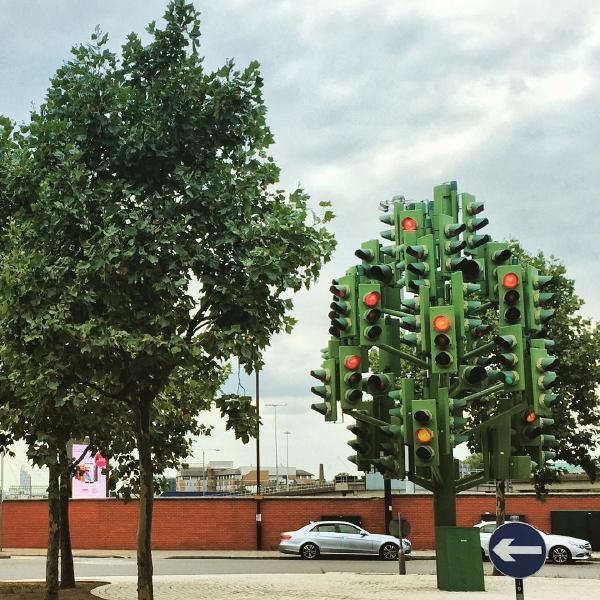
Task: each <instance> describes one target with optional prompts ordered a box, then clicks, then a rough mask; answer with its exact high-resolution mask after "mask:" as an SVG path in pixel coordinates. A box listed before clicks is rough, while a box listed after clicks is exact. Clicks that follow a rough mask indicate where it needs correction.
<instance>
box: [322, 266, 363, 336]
mask: <svg viewBox="0 0 600 600" xmlns="http://www.w3.org/2000/svg"><path fill="white" fill-rule="evenodd" d="M329 291H330V292H331V293H332V294H333V302H332V303H331V304H330V309H331V311H330V313H329V318H330V320H331V326H330V328H329V333H330V334H331V335H332V336H334V337H336V338H341V339H345V338H349V337H354V336H356V335H357V331H356V276H355V275H344V276H343V277H340V278H339V279H335V280H334V282H333V283H332V285H331V287H330V288H329Z"/></svg>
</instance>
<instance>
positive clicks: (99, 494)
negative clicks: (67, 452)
mask: <svg viewBox="0 0 600 600" xmlns="http://www.w3.org/2000/svg"><path fill="white" fill-rule="evenodd" d="M86 448H87V446H86V444H73V460H77V459H78V458H79V457H80V456H81V455H82V453H83V452H84V451H85V449H86ZM105 468H106V459H105V458H104V457H103V456H102V454H100V452H98V453H96V454H95V455H92V454H91V453H90V452H87V453H86V455H85V456H84V457H83V459H82V461H81V462H80V463H79V465H78V466H77V470H76V472H75V477H73V498H106V474H105V473H103V471H102V470H103V469H105Z"/></svg>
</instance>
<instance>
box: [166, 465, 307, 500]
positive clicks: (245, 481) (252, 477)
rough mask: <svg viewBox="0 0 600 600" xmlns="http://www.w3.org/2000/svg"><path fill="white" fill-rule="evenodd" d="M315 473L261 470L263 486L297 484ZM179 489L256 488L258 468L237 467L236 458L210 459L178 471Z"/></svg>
mask: <svg viewBox="0 0 600 600" xmlns="http://www.w3.org/2000/svg"><path fill="white" fill-rule="evenodd" d="M313 479H314V475H313V474H312V473H309V472H308V471H305V470H304V469H297V468H296V467H289V469H288V468H286V467H284V466H282V465H280V466H279V467H278V468H276V467H264V468H261V470H260V485H261V487H264V488H266V487H276V486H284V485H286V484H289V485H296V484H301V483H308V482H311V481H313ZM176 488H177V491H178V492H225V493H232V494H233V493H239V492H243V491H249V492H255V491H256V467H253V466H242V467H234V466H233V462H232V461H210V462H209V463H208V464H206V465H205V466H204V467H202V465H197V464H194V465H189V466H188V467H187V468H185V469H183V468H182V469H180V470H179V472H178V473H177V480H176Z"/></svg>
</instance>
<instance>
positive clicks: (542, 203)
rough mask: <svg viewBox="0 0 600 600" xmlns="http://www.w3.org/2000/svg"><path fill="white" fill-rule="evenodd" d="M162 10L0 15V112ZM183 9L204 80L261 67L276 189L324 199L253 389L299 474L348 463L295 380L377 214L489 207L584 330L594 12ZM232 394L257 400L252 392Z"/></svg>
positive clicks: (462, 7)
mask: <svg viewBox="0 0 600 600" xmlns="http://www.w3.org/2000/svg"><path fill="white" fill-rule="evenodd" d="M165 5H166V1H152V2H148V1H142V0H136V1H130V2H127V3H124V2H119V1H117V0H103V1H100V0H94V1H90V2H86V3H81V2H75V1H74V0H71V1H67V0H63V1H54V2H52V3H40V2H33V1H32V0H25V1H21V2H19V3H17V2H11V3H9V5H8V7H4V9H3V11H4V12H3V17H4V20H3V21H2V22H1V23H0V36H1V38H0V39H2V42H1V46H0V49H1V52H0V77H1V80H2V81H3V83H4V84H5V85H3V88H2V90H0V113H3V114H7V115H9V116H12V117H13V118H17V119H23V118H25V117H26V115H27V111H28V107H29V103H30V101H31V100H33V101H35V102H36V103H39V102H40V100H41V98H43V94H44V90H45V87H46V86H47V81H48V78H49V76H50V75H51V74H52V72H53V71H54V69H55V68H56V67H57V66H59V65H60V64H61V62H62V61H64V60H65V59H67V58H68V53H69V48H70V47H71V45H73V44H74V43H76V42H80V41H85V40H87V39H88V37H89V34H90V32H91V31H92V30H93V28H94V26H95V25H96V24H100V25H101V27H102V28H103V29H104V30H105V31H107V32H109V33H110V35H111V43H112V47H114V48H117V47H118V46H119V45H120V44H121V43H122V42H123V41H124V39H125V36H126V34H127V33H129V32H130V31H137V32H139V33H143V29H144V27H145V25H146V24H147V22H148V21H150V20H152V19H158V18H159V17H160V15H161V14H162V12H163V9H164V6H165ZM197 6H198V7H199V8H200V9H201V10H202V21H203V38H202V44H203V46H202V50H203V52H204V53H205V54H206V56H207V59H206V66H207V68H213V67H216V66H218V65H220V64H222V63H223V62H224V60H225V59H227V58H229V57H233V58H235V61H236V63H237V64H238V65H239V66H240V67H242V66H244V65H246V64H247V63H248V62H250V61H251V60H253V59H258V60H259V61H260V62H261V65H262V74H263V77H264V79H265V97H266V101H267V105H268V107H269V113H268V114H269V122H270V124H271V126H272V129H273V132H274V134H275V138H276V140H277V144H276V145H275V146H274V147H273V154H274V156H275V158H276V160H277V161H278V163H279V164H280V166H281V167H282V180H283V184H284V185H285V186H287V187H288V188H290V187H294V186H295V185H296V184H297V183H298V182H300V183H301V184H303V185H304V187H305V188H306V189H307V191H308V192H309V193H311V194H312V196H313V198H314V201H315V205H316V202H317V201H319V200H331V201H332V202H333V205H334V210H335V212H336V214H337V215H338V217H337V219H336V220H335V221H334V223H333V230H334V231H335V233H336V235H337V238H338V240H339V247H338V250H337V253H336V256H335V258H334V260H333V262H332V263H331V264H330V265H327V266H326V268H325V269H324V272H323V276H322V278H321V281H320V282H319V284H318V285H317V286H315V287H314V288H312V289H311V290H310V291H309V292H302V293H301V294H299V295H298V296H297V297H296V300H295V301H296V309H295V316H296V317H297V318H298V325H297V327H296V329H295V331H294V333H293V334H292V335H291V336H283V335H282V336H278V337H277V338H276V339H274V340H273V345H272V347H271V349H270V350H269V351H268V352H267V354H266V357H267V365H266V367H265V371H264V373H263V379H262V380H263V391H262V395H263V398H264V401H265V402H268V401H283V402H287V403H288V406H286V407H285V408H283V409H281V416H282V420H281V423H282V425H281V426H282V427H284V426H285V425H283V423H284V422H285V421H286V420H288V419H289V421H287V423H288V426H289V428H290V430H291V428H292V426H293V427H294V428H295V429H294V438H295V441H294V443H299V442H300V438H301V437H302V436H304V437H305V438H306V439H305V440H304V445H303V446H302V449H303V451H306V452H307V453H309V455H310V456H311V457H312V458H311V460H312V461H313V463H314V466H313V467H312V468H315V466H316V464H318V461H319V459H320V458H321V459H322V460H325V462H326V466H328V465H329V466H330V467H331V468H330V469H329V470H330V471H333V472H337V471H339V470H343V469H342V468H340V466H339V465H340V464H341V463H343V462H344V461H345V459H344V457H345V456H346V455H347V454H349V453H350V452H349V449H348V448H347V447H346V446H345V440H346V439H347V438H348V435H349V434H348V432H347V431H346V429H345V427H343V426H340V425H338V426H333V425H331V424H325V423H323V422H322V419H321V417H320V416H319V415H317V414H316V413H313V412H312V411H310V410H309V408H308V406H309V404H310V402H311V401H313V399H311V398H310V396H311V394H310V393H309V391H308V387H309V386H310V385H311V383H312V381H311V378H310V377H309V375H308V371H309V370H310V369H311V368H314V367H316V366H318V365H319V363H320V355H319V349H320V348H321V347H322V346H324V345H325V344H326V342H327V338H328V334H327V327H328V320H327V312H328V308H327V307H328V304H329V294H328V287H329V281H330V279H331V278H332V277H334V276H338V275H340V274H342V273H343V272H344V271H345V270H346V269H347V268H348V267H349V266H350V265H352V264H354V263H355V262H356V259H355V257H354V256H353V251H354V249H355V248H356V247H358V246H359V245H360V242H361V241H363V240H366V239H371V238H375V237H377V236H378V233H379V231H380V230H382V229H384V228H385V226H384V225H383V224H380V223H379V222H378V220H377V217H378V215H379V212H378V211H377V205H378V203H379V200H381V199H382V198H389V197H391V196H392V195H394V194H396V193H404V194H405V195H406V197H407V198H411V199H415V200H421V199H425V198H429V197H431V189H432V187H433V186H434V185H435V184H437V183H440V182H442V181H445V180H448V179H457V180H458V182H459V187H460V189H461V190H462V191H469V192H472V193H474V194H476V195H477V197H478V198H480V199H482V200H485V202H486V214H487V215H488V216H489V218H490V221H491V224H490V226H489V227H488V231H489V232H490V233H491V234H492V235H493V236H494V237H495V238H497V239H503V238H508V237H509V236H514V237H517V238H519V239H521V240H522V242H523V243H524V245H525V246H526V247H527V248H529V249H531V250H535V249H538V248H539V249H542V250H543V251H544V252H546V253H554V254H556V255H557V256H560V257H561V258H563V259H564V260H565V262H566V265H567V267H568V269H569V273H570V275H571V276H574V277H575V278H576V279H577V289H578V290H579V292H580V294H582V295H583V296H584V298H585V299H586V300H587V305H586V307H585V309H584V310H585V313H586V314H589V315H591V316H593V315H595V314H597V312H598V310H600V294H599V291H600V290H599V286H598V283H597V282H598V281H599V280H600V272H599V269H600V267H599V266H598V265H599V264H600V262H599V261H598V256H597V252H596V250H595V248H596V246H595V242H596V237H597V234H596V229H597V228H598V225H599V224H600V218H599V216H600V215H599V214H598V211H599V208H598V206H599V205H598V202H597V200H596V196H597V193H598V192H597V187H598V186H597V181H596V180H597V168H598V164H599V162H600V150H599V148H598V139H599V134H600V131H599V129H600V124H599V122H598V118H597V114H598V108H597V98H598V95H599V89H598V88H599V85H600V84H599V82H598V79H597V73H598V67H599V62H600V7H599V6H598V4H597V3H596V2H591V1H588V2H581V3H578V4H577V6H576V7H573V8H570V7H568V6H566V5H563V4H559V3H547V2H535V1H530V2H525V3H523V2H513V3H510V2H506V3H503V4H502V5H498V4H497V3H493V2H488V3H485V2H478V3H476V6H477V10H474V9H473V7H474V6H475V5H474V4H473V3H471V4H469V3H461V2H457V3H452V7H451V12H450V8H449V7H448V6H447V5H446V4H445V3H435V2H432V3H419V4H418V5H416V6H412V5H408V4H407V3H388V4H385V5H383V4H379V3H377V4H376V3H367V2H364V3H361V2H350V1H347V2H344V3H337V2H333V1H332V2H328V3H323V2H311V1H308V0H307V1H305V2H301V3H300V2H291V1H286V2H283V1H282V2H277V3H273V2H267V1H266V0H264V1H259V0H251V1H242V0H228V1H225V0H224V1H221V2H218V3H217V2H209V3H204V4H200V3H198V4H197ZM594 36H595V38H594ZM578 74H581V77H582V82H583V83H581V82H579V83H581V89H579V88H577V85H579V83H578V81H579V80H578V79H577V76H578ZM559 76H560V77H562V78H563V79H562V80H561V79H557V81H556V82H555V85H554V86H552V85H550V83H552V79H551V78H552V77H555V78H558V77H559ZM548 82H550V83H548ZM569 93H571V94H572V96H571V97H570V96H569ZM590 273H591V274H592V277H585V275H587V274H590ZM243 381H244V385H245V386H246V387H247V389H248V390H253V384H252V379H251V378H246V379H244V380H243ZM246 384H247V385H246ZM229 385H231V383H230V384H229ZM228 387H229V386H228ZM264 418H265V432H264V435H265V437H264V439H265V442H264V443H265V444H269V443H270V442H269V441H268V440H269V438H270V437H272V433H273V432H272V421H271V417H270V416H269V414H268V413H266V412H265V413H264ZM215 422H217V421H216V417H215ZM219 427H220V425H219ZM219 427H218V428H217V430H216V431H215V434H214V436H213V438H214V439H217V438H218V439H220V440H222V441H220V442H219V444H223V446H226V447H227V448H228V452H230V453H231V455H232V457H235V456H240V457H246V456H247V455H248V449H247V448H243V447H241V446H240V445H239V444H237V443H236V442H234V441H233V440H232V439H231V435H230V433H225V432H224V431H221V429H220V428H219ZM282 431H283V430H282ZM291 444H292V442H291V440H290V453H291ZM280 448H281V446H280ZM268 451H270V450H265V452H268ZM236 453H237V455H236ZM307 456H308V454H307ZM340 457H341V458H340ZM219 458H224V457H223V456H219ZM335 465H338V466H337V467H335ZM345 465H346V469H350V468H351V465H350V463H345ZM334 467H335V468H334Z"/></svg>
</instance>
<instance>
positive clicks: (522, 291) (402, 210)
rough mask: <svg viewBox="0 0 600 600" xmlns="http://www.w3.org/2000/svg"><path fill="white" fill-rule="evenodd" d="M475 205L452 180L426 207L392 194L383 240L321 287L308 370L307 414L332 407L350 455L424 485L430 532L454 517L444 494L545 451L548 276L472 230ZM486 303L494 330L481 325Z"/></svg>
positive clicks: (540, 458)
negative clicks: (320, 325)
mask: <svg viewBox="0 0 600 600" xmlns="http://www.w3.org/2000/svg"><path fill="white" fill-rule="evenodd" d="M483 210H484V205H483V203H482V202H478V201H477V200H476V199H475V197H474V196H472V195H471V194H466V193H463V194H458V191H457V185H456V182H454V181H453V182H449V183H444V184H441V185H438V186H436V187H435V188H434V197H433V200H432V201H424V202H417V203H406V202H404V201H399V202H394V203H393V204H392V205H391V207H390V210H389V212H387V213H385V214H383V215H382V216H381V217H380V220H381V221H382V222H384V223H385V224H386V225H388V226H389V229H386V230H384V231H382V232H381V236H382V237H383V238H384V240H385V243H384V244H381V243H380V242H379V241H378V240H371V241H368V242H365V243H363V244H362V245H361V248H360V249H359V250H357V251H356V256H357V257H358V258H359V259H360V263H359V264H357V265H355V266H353V267H351V268H350V269H348V271H347V272H346V273H345V275H343V276H342V277H340V278H339V279H337V280H334V281H333V283H332V286H331V292H332V294H333V302H332V304H331V312H330V318H331V327H330V329H329V332H330V334H331V339H330V341H329V344H328V347H327V348H326V349H325V350H324V351H323V356H324V362H323V364H322V368H321V369H320V370H317V371H313V375H315V376H316V377H317V378H318V379H320V380H321V382H322V383H324V384H325V385H321V386H316V387H314V388H312V389H313V392H315V393H316V394H318V395H319V396H321V397H322V398H323V399H324V400H325V402H324V403H323V402H321V403H317V404H314V405H313V408H314V409H315V410H317V411H319V412H321V413H322V414H324V415H325V419H326V420H329V421H334V420H335V419H336V416H337V415H338V414H339V413H338V410H337V404H338V402H339V404H340V406H341V411H342V412H343V413H345V414H347V415H349V416H351V417H353V418H354V419H355V421H356V423H355V424H354V425H351V426H350V427H349V429H350V430H351V431H352V432H353V433H354V434H355V435H356V439H354V440H352V441H351V442H350V445H351V447H352V448H353V449H354V450H355V453H356V454H355V455H354V456H352V457H350V460H352V462H354V463H355V464H356V465H357V466H358V468H359V470H363V471H367V472H369V471H372V470H378V471H380V472H381V473H382V474H383V476H384V477H386V478H404V477H405V476H406V475H408V478H409V479H410V480H411V481H414V482H415V483H417V484H419V485H421V486H422V487H424V488H426V489H428V490H431V491H432V492H433V494H434V513H435V523H436V526H454V525H455V524H456V508H455V496H456V493H458V492H460V491H463V490H466V489H468V488H470V487H473V486H475V485H478V484H480V483H483V482H487V481H489V480H493V479H519V480H528V479H529V478H530V477H531V472H532V465H533V464H534V463H535V465H538V466H542V465H543V463H544V462H545V461H546V460H548V459H550V458H552V457H553V456H554V453H553V452H552V450H551V446H552V443H553V441H554V438H553V436H552V433H551V429H552V424H553V421H552V418H551V417H552V406H553V405H554V404H555V403H556V402H557V401H558V399H557V397H556V395H555V394H553V393H552V386H553V384H554V383H555V381H556V374H555V373H554V372H553V371H552V367H553V365H554V364H555V362H556V358H554V357H552V356H551V355H550V354H549V353H548V351H549V350H550V349H551V347H552V345H553V344H552V341H551V340H548V339H545V338H544V324H545V323H546V322H547V321H548V319H550V318H551V317H552V315H553V311H552V310H551V309H548V308H546V307H545V305H546V304H547V303H548V301H549V300H550V299H551V298H552V294H551V293H550V292H548V291H547V289H546V286H547V285H548V284H549V283H550V280H551V277H547V276H544V275H540V274H539V273H537V271H536V270H535V269H533V268H531V267H527V268H524V267H523V266H522V265H521V264H519V261H518V259H517V258H516V257H513V256H511V252H510V249H509V247H508V244H504V243H500V242H495V241H493V240H492V239H491V237H490V235H488V234H485V233H483V232H482V230H483V228H484V227H485V226H487V225H488V219H487V218H485V217H483V216H482V212H483ZM489 310H495V311H497V314H498V329H497V330H493V328H492V326H491V325H490V324H488V323H485V322H484V317H485V315H486V314H489ZM373 347H376V348H378V349H379V361H378V362H379V364H378V370H379V372H377V373H372V372H370V367H369V358H368V350H370V349H372V348H373ZM401 361H405V362H407V363H409V364H410V365H411V367H413V368H416V370H417V371H419V370H420V371H421V373H422V378H420V381H418V382H416V381H415V380H413V379H408V378H403V377H402V372H403V370H402V368H401ZM415 383H417V384H418V385H415ZM494 395H499V396H501V399H500V400H499V401H497V402H496V401H491V400H494ZM486 401H487V402H489V406H490V410H489V411H488V412H487V414H486V418H484V419H481V420H479V421H478V422H475V423H473V419H469V418H468V416H469V413H470V407H471V406H472V405H473V403H475V402H477V403H478V404H479V406H481V403H485V402H486ZM478 414H481V413H480V411H478ZM468 438H471V439H475V440H476V442H477V445H478V446H479V447H480V448H481V449H482V452H483V466H484V468H483V471H481V472H477V473H474V474H471V475H468V476H465V477H459V476H458V469H457V461H456V460H455V459H454V456H453V451H454V448H455V447H456V446H457V445H458V444H460V443H461V442H464V441H466V440H467V439H468ZM405 446H408V449H409V451H408V453H407V454H408V462H407V463H406V461H405Z"/></svg>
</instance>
